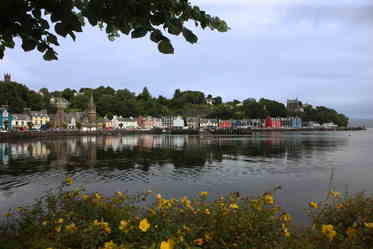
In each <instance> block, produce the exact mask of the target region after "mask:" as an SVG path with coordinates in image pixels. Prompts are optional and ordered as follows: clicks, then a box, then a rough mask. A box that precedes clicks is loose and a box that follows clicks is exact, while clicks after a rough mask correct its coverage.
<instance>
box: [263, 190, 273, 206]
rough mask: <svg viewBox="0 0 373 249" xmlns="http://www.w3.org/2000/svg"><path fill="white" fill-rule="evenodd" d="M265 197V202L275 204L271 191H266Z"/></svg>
mask: <svg viewBox="0 0 373 249" xmlns="http://www.w3.org/2000/svg"><path fill="white" fill-rule="evenodd" d="M263 199H264V202H265V203H266V204H269V205H273V203H274V201H273V196H272V194H271V193H265V194H264V195H263Z"/></svg>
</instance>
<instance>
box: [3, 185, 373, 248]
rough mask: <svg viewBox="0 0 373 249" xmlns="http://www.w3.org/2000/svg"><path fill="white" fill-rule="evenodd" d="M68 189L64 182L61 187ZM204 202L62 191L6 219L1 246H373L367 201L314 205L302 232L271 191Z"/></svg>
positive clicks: (372, 212)
mask: <svg viewBox="0 0 373 249" xmlns="http://www.w3.org/2000/svg"><path fill="white" fill-rule="evenodd" d="M72 183H73V182H72V179H67V181H66V183H65V186H66V185H71V184H72ZM334 193H335V192H334ZM148 199H150V200H151V201H152V204H148ZM208 199H209V198H208V193H207V192H201V193H200V194H199V195H198V196H197V197H195V198H193V199H188V198H187V197H182V198H179V199H165V198H163V197H162V196H161V195H159V194H158V195H154V194H153V193H151V192H147V193H142V194H138V195H126V194H123V193H121V192H117V193H115V194H114V195H113V196H109V197H104V196H102V195H101V194H99V193H91V194H86V193H85V192H84V190H83V189H78V190H69V191H67V190H65V189H64V188H60V189H58V190H57V191H56V192H51V193H49V194H47V195H46V196H45V197H43V198H42V199H40V200H39V201H37V202H36V203H35V204H33V205H32V206H29V207H25V208H18V209H17V210H15V211H13V212H12V213H8V214H7V215H6V217H5V220H4V221H3V223H2V224H1V225H0V245H1V246H0V247H1V249H14V248H27V249H48V248H53V249H68V248H70V249H78V248H82V249H83V248H84V249H97V248H98V249H141V248H144V249H145V248H148V249H156V248H157V249H158V248H160V249H173V248H175V249H176V248H181V249H184V248H185V249H187V248H190V249H198V248H206V249H220V248H222V249H223V248H237V249H242V248H256V249H276V248H277V249H285V248H286V249H291V248H294V249H295V248H302V249H314V248H315V249H316V248H329V249H331V248H373V242H372V241H373V224H372V223H371V222H372V221H373V209H372V208H373V205H372V203H373V202H372V198H369V197H366V196H364V195H357V196H355V197H351V198H344V199H342V198H340V197H338V198H335V199H334V200H333V201H331V202H327V203H323V204H318V205H311V206H312V208H310V215H311V216H312V218H313V221H314V223H313V224H312V226H311V227H309V228H307V229H305V230H300V229H299V228H297V227H296V226H294V225H292V219H291V217H290V215H289V214H287V213H284V212H283V211H282V210H281V209H280V207H279V206H277V204H276V202H275V200H274V198H273V193H265V194H264V195H262V196H258V197H256V198H248V197H241V196H239V195H238V194H231V195H229V196H227V197H220V198H217V199H216V200H213V201H211V200H208Z"/></svg>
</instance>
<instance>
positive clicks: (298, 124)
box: [290, 117, 302, 128]
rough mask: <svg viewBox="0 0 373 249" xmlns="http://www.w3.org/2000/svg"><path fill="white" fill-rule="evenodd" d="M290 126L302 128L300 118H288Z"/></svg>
mask: <svg viewBox="0 0 373 249" xmlns="http://www.w3.org/2000/svg"><path fill="white" fill-rule="evenodd" d="M290 125H291V128H302V119H301V118H299V117H291V118H290Z"/></svg>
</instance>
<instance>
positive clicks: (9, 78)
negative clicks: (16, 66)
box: [4, 73, 12, 82]
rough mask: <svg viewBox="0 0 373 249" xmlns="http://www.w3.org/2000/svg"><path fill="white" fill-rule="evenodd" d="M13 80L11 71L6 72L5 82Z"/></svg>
mask: <svg viewBox="0 0 373 249" xmlns="http://www.w3.org/2000/svg"><path fill="white" fill-rule="evenodd" d="M11 80H12V77H11V76H10V73H6V74H4V82H10V81H11Z"/></svg>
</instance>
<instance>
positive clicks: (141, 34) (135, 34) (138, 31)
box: [131, 28, 148, 38]
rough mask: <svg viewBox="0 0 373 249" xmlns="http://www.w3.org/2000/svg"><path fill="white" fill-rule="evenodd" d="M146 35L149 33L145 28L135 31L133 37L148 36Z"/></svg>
mask: <svg viewBox="0 0 373 249" xmlns="http://www.w3.org/2000/svg"><path fill="white" fill-rule="evenodd" d="M146 33H148V31H147V30H146V29H144V28H137V29H135V30H134V31H132V33H131V37H132V38H140V37H144V36H145V35H146Z"/></svg>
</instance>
